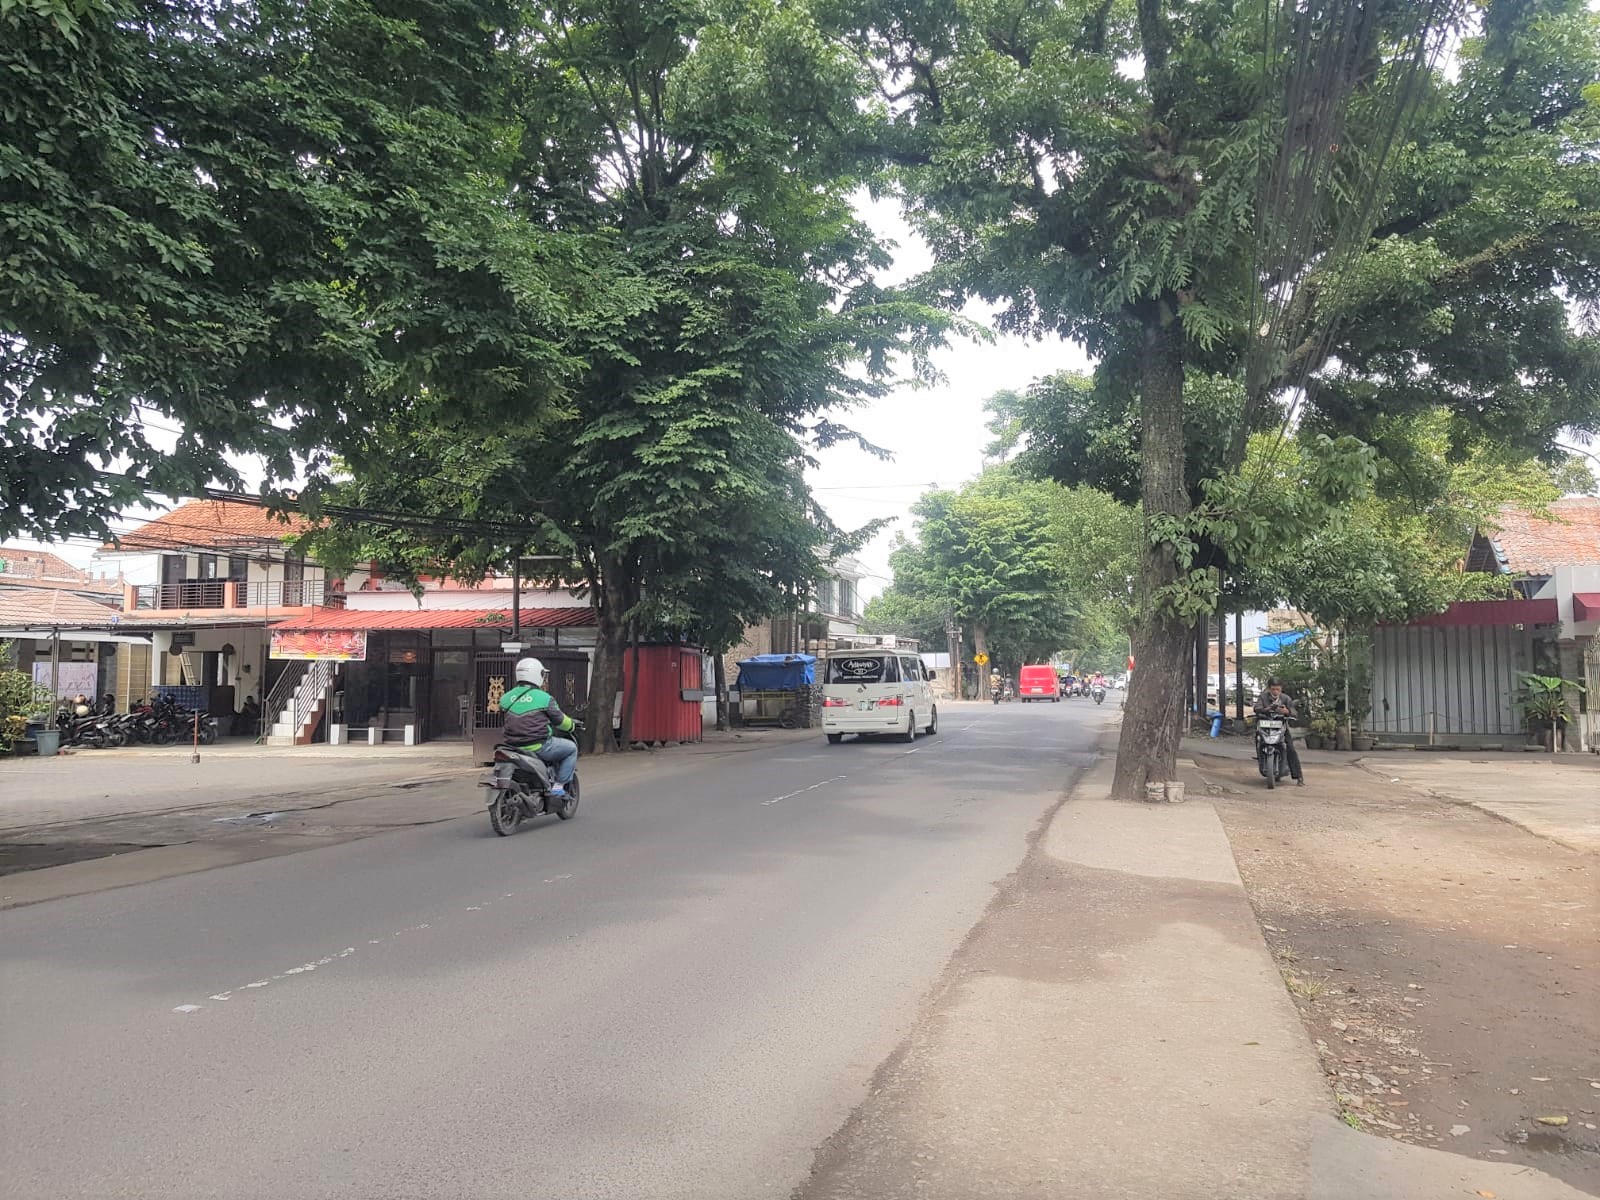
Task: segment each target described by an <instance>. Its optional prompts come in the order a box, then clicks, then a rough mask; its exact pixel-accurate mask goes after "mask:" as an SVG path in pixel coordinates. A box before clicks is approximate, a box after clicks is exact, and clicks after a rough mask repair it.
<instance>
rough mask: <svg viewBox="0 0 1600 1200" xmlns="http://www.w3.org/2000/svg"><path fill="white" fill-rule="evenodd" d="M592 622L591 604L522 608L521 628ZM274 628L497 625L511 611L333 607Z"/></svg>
mask: <svg viewBox="0 0 1600 1200" xmlns="http://www.w3.org/2000/svg"><path fill="white" fill-rule="evenodd" d="M594 623H595V617H594V609H592V608H525V609H523V610H522V626H523V628H525V629H577V628H581V627H583V626H586V625H593V624H594ZM273 628H274V629H282V630H284V631H285V632H294V633H306V632H312V631H315V630H319V629H338V630H346V629H480V628H481V629H499V628H505V629H509V628H511V611H510V610H509V609H500V608H368V609H361V608H342V609H341V608H334V609H328V610H327V611H325V612H319V613H314V614H312V615H311V616H307V617H291V618H289V619H288V620H287V621H279V622H276V623H275V624H274V625H273Z"/></svg>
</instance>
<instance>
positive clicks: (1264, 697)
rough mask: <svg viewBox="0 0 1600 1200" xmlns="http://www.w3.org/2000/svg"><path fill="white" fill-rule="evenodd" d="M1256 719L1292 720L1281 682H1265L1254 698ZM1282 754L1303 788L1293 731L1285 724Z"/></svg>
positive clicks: (1290, 705)
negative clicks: (1265, 684) (1259, 692)
mask: <svg viewBox="0 0 1600 1200" xmlns="http://www.w3.org/2000/svg"><path fill="white" fill-rule="evenodd" d="M1255 710H1256V717H1257V719H1260V718H1261V717H1283V718H1284V720H1285V721H1286V722H1288V721H1292V720H1294V716H1295V713H1294V701H1293V700H1291V699H1290V698H1289V697H1288V696H1286V695H1284V691H1283V680H1281V679H1279V678H1277V677H1276V676H1274V677H1273V678H1271V679H1269V680H1267V690H1266V691H1264V692H1262V693H1261V695H1259V696H1257V697H1256V703H1255ZM1283 752H1284V755H1285V756H1286V757H1287V758H1288V760H1289V774H1290V775H1292V776H1294V781H1295V783H1296V784H1298V785H1299V786H1300V787H1305V785H1306V779H1305V775H1304V774H1303V773H1302V771H1301V769H1300V755H1299V753H1298V752H1297V751H1296V750H1295V748H1294V730H1293V729H1292V728H1291V727H1290V726H1289V725H1288V724H1285V725H1284V727H1283Z"/></svg>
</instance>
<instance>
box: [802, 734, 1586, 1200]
mask: <svg viewBox="0 0 1600 1200" xmlns="http://www.w3.org/2000/svg"><path fill="white" fill-rule="evenodd" d="M1186 774H1188V776H1189V782H1190V783H1191V786H1193V785H1195V784H1198V782H1199V780H1198V777H1197V776H1196V775H1195V773H1193V772H1186ZM1110 775H1111V764H1110V760H1109V758H1107V759H1105V760H1103V761H1102V762H1101V764H1100V765H1099V766H1098V767H1097V768H1096V770H1095V771H1094V772H1093V773H1091V775H1090V776H1089V777H1088V778H1087V779H1086V780H1085V781H1084V782H1083V783H1082V784H1081V785H1080V786H1079V787H1078V788H1077V789H1076V790H1075V791H1074V793H1073V795H1072V797H1071V798H1070V799H1069V800H1068V801H1067V802H1066V803H1065V804H1064V805H1063V806H1062V807H1061V808H1060V809H1059V810H1058V811H1057V813H1056V814H1055V815H1054V817H1053V819H1051V820H1050V821H1049V822H1048V824H1047V825H1046V827H1045V828H1044V829H1043V831H1042V833H1041V835H1040V837H1039V840H1038V842H1037V844H1036V846H1035V847H1034V850H1033V852H1032V853H1031V854H1030V856H1029V858H1028V860H1027V861H1026V862H1025V863H1024V865H1023V866H1022V868H1021V869H1020V870H1019V871H1018V872H1017V873H1016V874H1015V875H1014V876H1012V877H1011V878H1010V879H1009V880H1007V881H1006V883H1005V884H1004V885H1003V886H1002V888H1001V890H1000V894H999V895H998V896H997V898H996V900H995V903H994V904H993V906H992V907H991V909H990V911H989V914H988V915H987V916H986V918H985V919H984V921H983V922H982V923H981V924H980V925H979V927H978V928H977V929H976V930H975V931H974V933H973V935H972V937H971V938H970V939H969V941H968V943H967V945H966V946H965V947H964V949H963V950H962V952H961V953H960V954H959V955H958V956H957V958H956V959H955V960H954V961H953V962H952V963H951V966H950V968H949V970H948V973H947V975H946V978H945V980H944V982H943V985H942V987H941V989H940V990H939V992H938V993H937V994H936V995H935V997H934V999H933V1000H932V1001H931V1003H930V1005H929V1008H928V1010H927V1012H926V1014H925V1016H924V1018H923V1020H922V1021H921V1022H919V1024H918V1026H917V1028H916V1029H915V1030H914V1031H913V1032H912V1034H911V1035H910V1037H909V1038H908V1040H907V1041H906V1042H905V1043H904V1045H903V1046H902V1048H901V1050H900V1051H899V1052H898V1053H897V1054H896V1055H895V1056H894V1057H893V1058H892V1059H891V1060H890V1062H889V1063H888V1064H887V1065H886V1066H885V1067H884V1068H883V1069H882V1070H881V1071H880V1072H879V1075H878V1078H877V1079H876V1081H875V1083H874V1087H873V1090H872V1095H871V1097H870V1098H869V1099H868V1101H867V1102H866V1103H865V1104H864V1105H863V1106H862V1108H860V1109H859V1110H858V1111H857V1112H856V1114H855V1115H854V1116H853V1117H852V1119H851V1120H850V1122H849V1123H848V1124H847V1125H846V1127H845V1128H844V1129H843V1130H841V1132H840V1133H839V1134H838V1135H837V1136H836V1137H835V1138H834V1139H832V1140H831V1141H830V1143H829V1144H828V1145H827V1146H825V1147H824V1148H823V1150H822V1151H821V1152H820V1153H819V1155H818V1159H817V1165H816V1168H815V1171H814V1173H813V1176H812V1178H811V1180H810V1181H809V1183H808V1184H807V1185H806V1186H805V1187H802V1188H801V1189H800V1192H799V1193H798V1194H799V1196H800V1197H802V1198H804V1200H866V1198H868V1197H871V1198H874V1200H981V1198H986V1197H993V1198H999V1197H1007V1198H1028V1200H1046V1198H1050V1200H1055V1198H1059V1197H1067V1196H1082V1197H1086V1198H1093V1200H1119V1198H1126V1200H1146V1198H1148V1197H1162V1198H1163V1200H1201V1198H1205V1200H1213V1198H1225V1200H1441V1198H1444V1197H1456V1196H1462V1197H1469V1198H1470V1197H1473V1196H1494V1197H1497V1198H1498V1200H1580V1198H1581V1197H1582V1196H1583V1195H1584V1193H1582V1192H1579V1191H1577V1190H1576V1189H1574V1188H1572V1187H1570V1186H1568V1185H1566V1184H1564V1183H1562V1182H1560V1181H1558V1180H1556V1179H1553V1178H1551V1177H1550V1176H1548V1175H1544V1174H1542V1173H1540V1172H1538V1171H1535V1170H1533V1169H1531V1168H1529V1167H1526V1166H1522V1165H1517V1164H1509V1163H1504V1162H1493V1161H1484V1160H1479V1159H1472V1158H1466V1157H1463V1156H1459V1155H1454V1154H1449V1153H1445V1152H1442V1151H1438V1150H1432V1149H1426V1148H1422V1147H1418V1146H1411V1145H1406V1144H1403V1143H1400V1142H1395V1141H1390V1140H1386V1139H1379V1138H1375V1137H1372V1136H1369V1135H1367V1134H1364V1133H1360V1132H1358V1131H1356V1130H1355V1129H1352V1128H1349V1127H1347V1126H1346V1125H1344V1124H1342V1123H1340V1122H1339V1121H1338V1120H1337V1119H1336V1117H1335V1115H1334V1104H1333V1100H1332V1097H1331V1095H1330V1092H1329V1089H1328V1088H1327V1087H1326V1086H1325V1085H1324V1083H1323V1080H1322V1077H1321V1072H1320V1070H1319V1067H1318V1064H1317V1058H1316V1055H1315V1052H1314V1050H1313V1048H1312V1046H1311V1044H1310V1042H1309V1041H1308V1038H1307V1035H1306V1033H1305V1031H1304V1028H1303V1026H1302V1024H1301V1022H1300V1020H1299V1017H1298V1015H1297V1013H1296V1010H1295V1008H1294V1006H1293V1004H1292V1002H1291V1000H1290V998H1289V996H1288V993H1287V991H1286V990H1285V985H1284V983H1283V980H1282V977H1281V976H1280V974H1279V972H1278V969H1277V967H1276V966H1275V965H1274V963H1273V960H1272V958H1271V955H1270V954H1269V952H1268V949H1267V947H1266V944H1265V942H1264V941H1263V938H1262V934H1261V931H1260V929H1259V927H1258V925H1257V922H1256V918H1255V915H1254V913H1253V911H1252V910H1251V907H1250V904H1249V902H1248V900H1247V898H1246V895H1245V892H1244V888H1243V884H1242V883H1241V880H1240V877H1239V873H1238V870H1237V867H1236V865H1235V863H1234V859H1233V854H1232V851H1231V849H1230V847H1229V843H1228V840H1227V838H1226V836H1225V834H1224V832H1223V829H1222V827H1221V824H1220V822H1219V820H1218V818H1217V814H1216V812H1215V810H1214V809H1213V808H1212V807H1211V805H1210V804H1209V803H1207V802H1205V801H1204V800H1195V801H1191V802H1190V803H1188V804H1186V805H1181V806H1170V805H1148V806H1147V805H1144V804H1136V803H1119V802H1115V801H1112V800H1109V799H1107V798H1106V794H1107V791H1108V788H1109V783H1110Z"/></svg>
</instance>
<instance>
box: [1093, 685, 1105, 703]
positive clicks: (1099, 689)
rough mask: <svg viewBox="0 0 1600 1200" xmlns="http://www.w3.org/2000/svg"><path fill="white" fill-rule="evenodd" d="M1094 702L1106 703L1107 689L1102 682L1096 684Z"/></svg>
mask: <svg viewBox="0 0 1600 1200" xmlns="http://www.w3.org/2000/svg"><path fill="white" fill-rule="evenodd" d="M1094 702H1095V703H1096V704H1104V703H1105V702H1106V689H1105V685H1104V684H1102V683H1097V684H1095V685H1094Z"/></svg>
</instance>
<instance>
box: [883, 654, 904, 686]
mask: <svg viewBox="0 0 1600 1200" xmlns="http://www.w3.org/2000/svg"><path fill="white" fill-rule="evenodd" d="M883 681H884V682H885V683H899V682H900V660H899V659H898V658H885V659H884V660H883Z"/></svg>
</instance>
